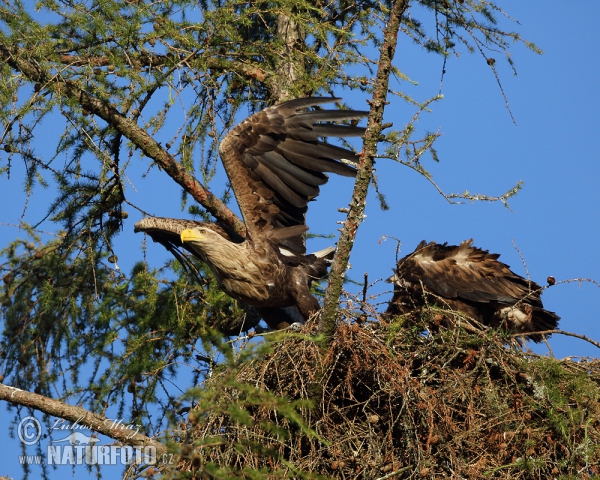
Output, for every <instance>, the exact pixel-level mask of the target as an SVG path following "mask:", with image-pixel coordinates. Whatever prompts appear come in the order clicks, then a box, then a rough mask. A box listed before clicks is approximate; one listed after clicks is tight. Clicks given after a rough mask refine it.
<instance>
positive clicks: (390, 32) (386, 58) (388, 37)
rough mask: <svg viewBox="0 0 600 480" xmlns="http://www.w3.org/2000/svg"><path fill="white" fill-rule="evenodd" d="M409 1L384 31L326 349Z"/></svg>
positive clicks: (333, 283)
mask: <svg viewBox="0 0 600 480" xmlns="http://www.w3.org/2000/svg"><path fill="white" fill-rule="evenodd" d="M408 5H409V1H408V0H395V1H394V2H393V4H392V8H391V11H390V15H389V19H388V22H387V25H386V26H385V29H384V31H383V43H382V44H381V49H380V53H379V66H378V68H377V76H376V77H375V83H374V86H373V99H372V100H371V101H370V105H371V109H370V112H369V117H368V121H367V131H366V133H365V139H364V144H363V152H362V154H361V161H360V165H359V167H358V172H357V175H356V181H355V183H354V192H353V194H352V203H351V204H350V209H349V212H348V216H347V217H346V221H345V222H344V227H343V228H342V231H341V234H340V239H339V241H338V246H337V249H336V252H335V256H334V257H333V263H332V265H331V273H330V274H329V283H328V285H327V291H326V292H325V301H324V305H323V309H322V311H321V317H320V320H319V333H320V334H322V335H323V336H324V338H325V341H324V343H323V345H322V346H323V348H327V347H328V346H329V343H330V342H331V339H332V338H333V334H334V333H335V322H336V316H337V310H338V307H339V304H340V296H341V294H342V287H343V283H344V276H345V273H346V269H347V268H348V260H349V258H350V252H351V250H352V246H353V245H354V240H355V238H356V231H357V230H358V226H359V225H360V223H361V222H362V220H363V218H364V211H365V205H366V201H367V193H368V191H369V184H370V183H371V179H372V178H373V163H374V159H375V156H376V155H377V143H378V142H379V137H380V135H381V130H382V124H383V111H384V108H385V104H386V99H387V93H388V86H389V79H390V72H391V70H392V60H393V58H394V53H395V52H396V45H397V43H398V30H399V28H400V20H401V18H402V15H403V14H404V12H405V11H406V9H407V8H408Z"/></svg>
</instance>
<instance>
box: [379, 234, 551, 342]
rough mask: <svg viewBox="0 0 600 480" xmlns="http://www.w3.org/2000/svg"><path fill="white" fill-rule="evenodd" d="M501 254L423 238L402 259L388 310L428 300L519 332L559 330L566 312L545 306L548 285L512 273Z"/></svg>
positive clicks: (470, 244)
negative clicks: (543, 302)
mask: <svg viewBox="0 0 600 480" xmlns="http://www.w3.org/2000/svg"><path fill="white" fill-rule="evenodd" d="M499 256H500V255H499V254H495V253H489V252H488V251H487V250H482V249H480V248H477V247H474V246H473V240H465V241H464V242H462V243H461V244H460V245H458V246H455V245H447V244H446V243H444V244H438V243H435V242H431V243H427V242H425V241H422V242H421V243H420V244H419V245H418V247H417V248H416V250H415V251H414V252H413V253H411V254H410V255H407V256H406V257H404V258H402V259H401V260H399V261H398V264H397V266H396V269H395V270H394V275H393V276H392V277H391V278H390V279H389V281H391V282H392V283H393V284H394V295H393V297H392V301H391V302H390V304H389V307H388V309H387V313H388V314H391V315H399V314H406V313H409V312H413V311H415V310H419V309H421V308H423V307H424V306H425V305H426V304H428V305H437V306H438V307H440V308H443V309H447V310H453V311H456V312H460V313H462V314H464V315H466V316H468V317H470V318H473V319H475V320H477V321H479V322H481V323H483V324H484V325H488V326H491V327H503V328H506V329H508V330H511V331H513V332H515V333H528V332H531V334H530V335H527V337H528V338H529V339H531V340H533V341H535V342H539V341H541V340H542V336H541V335H539V334H536V332H541V331H545V330H554V329H555V328H556V325H557V323H558V321H559V320H560V317H559V316H558V315H556V314H555V313H554V312H550V311H548V310H545V309H544V306H543V304H542V300H541V298H540V296H541V292H542V288H541V287H540V286H539V285H538V284H537V283H535V282H532V281H530V280H527V279H525V278H523V277H521V276H520V275H517V274H516V273H514V272H512V271H511V270H510V268H509V267H508V265H506V264H504V263H502V262H500V261H498V257H499Z"/></svg>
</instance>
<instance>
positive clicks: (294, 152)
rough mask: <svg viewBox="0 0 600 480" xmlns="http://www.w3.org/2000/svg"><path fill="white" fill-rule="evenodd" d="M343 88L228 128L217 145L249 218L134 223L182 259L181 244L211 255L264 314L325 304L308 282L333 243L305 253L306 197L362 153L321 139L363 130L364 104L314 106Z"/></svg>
mask: <svg viewBox="0 0 600 480" xmlns="http://www.w3.org/2000/svg"><path fill="white" fill-rule="evenodd" d="M338 100H339V99H337V98H300V99H296V100H291V101H288V102H284V103H281V104H279V105H275V106H272V107H268V108H266V109H264V110H261V111H260V112H258V113H255V114H254V115H252V116H250V117H248V118H247V119H246V120H244V121H242V122H241V123H240V124H239V125H237V126H236V127H234V128H233V129H232V130H231V131H230V132H228V133H227V134H226V136H225V138H224V139H223V141H222V142H221V144H220V147H219V152H220V155H221V160H222V162H223V165H224V167H225V171H226V173H227V176H228V177H229V181H230V184H231V187H232V189H233V192H234V194H235V198H236V200H237V203H238V205H239V208H240V211H241V214H242V217H243V220H244V224H245V227H246V234H245V236H241V235H238V234H236V233H235V232H234V231H233V230H231V229H230V228H228V227H227V226H226V225H219V224H215V223H208V222H198V221H193V220H179V219H172V218H160V217H147V218H144V219H143V220H141V221H139V222H137V223H136V224H135V231H136V232H145V233H147V234H148V235H150V237H151V238H152V239H153V240H154V241H156V242H159V243H161V244H162V245H164V246H165V247H166V248H167V249H168V250H169V251H170V252H172V253H173V254H174V255H175V257H176V258H178V259H179V260H180V261H181V262H182V263H184V264H185V257H184V255H183V252H182V250H181V249H182V248H183V249H185V250H187V251H188V252H190V253H191V254H192V255H194V256H195V257H197V258H199V259H201V260H202V261H203V262H205V263H206V265H208V266H209V267H210V269H211V270H212V272H213V273H214V275H215V277H216V279H217V282H218V284H219V286H220V288H221V289H222V290H223V291H224V292H225V293H227V294H228V295H229V296H231V297H233V298H235V299H237V300H240V301H242V302H244V303H245V304H247V305H251V306H253V307H255V309H256V310H257V311H258V313H259V314H260V315H261V316H262V317H263V318H264V319H265V321H266V322H267V324H268V325H269V326H270V327H272V328H275V329H281V328H285V327H287V326H289V325H290V323H292V322H294V321H298V320H300V321H302V320H307V319H308V318H309V317H310V316H311V315H312V314H314V313H315V312H316V311H317V310H318V309H319V303H318V301H317V299H316V298H315V297H314V296H313V295H312V293H311V292H310V286H311V283H312V282H313V280H315V279H320V278H322V277H323V276H324V275H325V274H326V272H327V267H328V264H329V260H330V259H331V258H332V255H333V248H328V249H325V250H322V251H320V252H317V253H314V254H310V255H307V254H306V245H305V235H306V231H307V230H308V227H307V226H306V223H305V215H306V212H307V210H308V202H309V201H310V200H313V199H314V198H315V197H317V195H318V194H319V187H320V186H322V185H324V184H325V183H326V182H327V179H328V177H327V175H326V174H325V172H329V173H335V174H338V175H343V176H347V177H353V176H355V175H356V165H357V164H358V161H359V156H358V154H356V153H354V152H352V151H351V150H349V149H347V148H343V147H340V146H336V145H332V144H329V143H326V142H325V141H324V139H325V137H338V138H347V137H361V136H363V135H364V131H365V129H364V128H363V127H359V126H356V122H357V121H358V120H360V119H361V118H363V117H365V116H366V115H367V112H363V111H354V110H325V109H320V108H319V109H311V107H319V106H320V105H322V104H326V103H331V102H336V101H338Z"/></svg>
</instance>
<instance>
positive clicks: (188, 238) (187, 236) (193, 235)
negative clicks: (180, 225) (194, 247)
mask: <svg viewBox="0 0 600 480" xmlns="http://www.w3.org/2000/svg"><path fill="white" fill-rule="evenodd" d="M180 237H181V241H182V242H193V241H194V240H202V238H203V237H202V235H200V233H198V232H197V231H196V230H191V229H186V230H182V231H181V233H180Z"/></svg>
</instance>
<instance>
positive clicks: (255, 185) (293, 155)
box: [220, 98, 367, 244]
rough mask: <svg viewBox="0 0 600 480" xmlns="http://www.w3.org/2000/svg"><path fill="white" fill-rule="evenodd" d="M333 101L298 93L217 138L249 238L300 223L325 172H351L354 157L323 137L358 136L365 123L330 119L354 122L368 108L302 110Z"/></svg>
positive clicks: (267, 234) (325, 178) (332, 100)
mask: <svg viewBox="0 0 600 480" xmlns="http://www.w3.org/2000/svg"><path fill="white" fill-rule="evenodd" d="M338 100H339V99H336V98H300V99H296V100H291V101H289V102H285V103H282V104H280V105H276V106H274V107H269V108H266V109H265V110H262V111H260V112H258V113H256V114H254V115H252V116H250V117H249V118H247V119H246V120H244V121H243V122H241V123H240V124H239V125H237V126H236V127H234V128H233V129H232V130H231V131H230V132H229V133H228V134H227V135H226V136H225V138H224V139H223V141H222V142H221V145H220V153H221V158H222V160H223V165H224V167H225V171H226V172H227V175H228V177H229V181H230V183H231V186H232V188H233V191H234V193H235V196H236V199H237V202H238V204H239V207H240V211H241V212H242V216H243V217H244V222H245V223H246V229H247V232H248V234H249V235H250V237H254V236H255V235H258V236H261V235H263V236H267V237H268V236H269V233H268V232H269V231H270V230H273V229H276V228H282V227H292V226H296V225H302V226H303V225H304V224H305V216H304V214H305V212H306V208H307V206H308V202H309V201H310V200H312V199H313V198H315V197H316V196H317V195H318V194H319V187H320V186H321V185H324V184H325V183H326V182H327V175H325V174H324V172H331V173H335V174H338V175H343V176H349V177H352V176H355V175H356V169H355V168H354V167H353V166H351V164H357V163H358V161H359V156H358V155H357V154H356V153H354V152H352V151H351V150H349V149H347V148H343V147H338V146H335V145H331V144H329V143H325V142H324V141H322V139H323V138H324V137H328V136H334V137H357V136H362V135H363V134H364V131H365V129H364V128H362V127H357V126H355V125H353V124H344V125H341V124H339V123H335V122H346V121H353V122H352V123H354V121H355V120H359V119H361V118H363V117H365V116H366V115H367V112H361V111H353V110H314V111H313V110H303V109H306V108H308V107H317V106H319V105H322V104H326V103H332V102H336V101H338ZM343 162H344V163H343ZM271 237H272V238H275V237H273V236H271ZM288 241H290V242H294V244H297V243H298V242H297V241H295V240H293V239H288ZM302 242H303V240H302Z"/></svg>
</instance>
